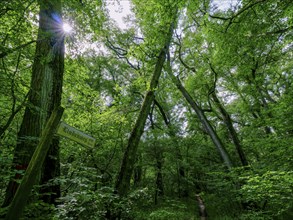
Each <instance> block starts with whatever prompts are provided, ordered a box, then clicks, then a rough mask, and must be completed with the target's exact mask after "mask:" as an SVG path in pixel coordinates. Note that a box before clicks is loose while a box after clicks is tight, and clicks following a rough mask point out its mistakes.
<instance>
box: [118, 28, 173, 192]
mask: <svg viewBox="0 0 293 220" xmlns="http://www.w3.org/2000/svg"><path fill="white" fill-rule="evenodd" d="M173 26H174V23H172V24H171V25H170V29H169V31H168V33H167V36H166V41H165V45H164V47H163V48H162V49H161V51H160V54H159V56H158V58H157V62H156V65H155V69H154V73H153V75H152V78H151V82H150V87H149V90H148V91H147V93H146V95H145V97H144V100H143V104H142V106H141V109H140V112H139V115H138V118H137V120H136V122H135V125H134V127H133V129H132V132H131V134H130V137H129V139H128V143H127V147H126V150H125V152H124V156H123V159H122V164H121V167H120V171H119V174H118V176H117V180H116V184H115V191H116V192H117V193H118V194H119V195H120V196H125V195H126V194H127V192H128V190H129V186H130V179H131V175H132V172H133V169H134V163H135V159H136V152H137V148H138V144H139V141H140V138H141V135H142V134H143V131H144V126H145V123H146V119H147V117H148V114H149V112H150V109H151V105H152V103H153V101H154V96H155V90H156V88H157V86H158V82H159V78H160V76H161V73H162V69H163V65H164V62H165V59H166V55H167V51H168V49H169V45H170V42H171V39H172V35H173Z"/></svg>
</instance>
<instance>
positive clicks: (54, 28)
mask: <svg viewBox="0 0 293 220" xmlns="http://www.w3.org/2000/svg"><path fill="white" fill-rule="evenodd" d="M38 2H39V5H40V12H39V33H38V40H37V44H36V53H35V59H34V63H33V69H32V79H31V88H30V93H29V97H28V105H27V107H26V109H25V113H24V116H23V120H22V123H21V126H20V130H19V132H18V137H17V145H16V147H15V150H14V158H13V166H12V168H13V169H16V170H18V171H21V170H26V168H27V166H28V163H29V161H30V159H31V157H32V155H33V153H34V151H35V148H36V146H37V145H38V143H39V137H40V135H41V132H42V130H43V128H44V125H45V123H46V121H47V120H48V118H49V117H50V115H51V113H52V111H53V109H54V107H56V106H60V103H61V94H62V84H63V72H64V34H63V31H62V20H61V1H60V0H51V1H45V0H39V1H38ZM58 158H59V146H58V140H57V139H54V140H53V142H52V146H51V148H50V150H49V155H48V157H47V159H46V161H45V165H44V172H43V173H44V175H42V182H46V181H48V180H49V179H51V178H53V177H54V176H55V175H58V172H59V168H58V167H59V161H58ZM20 178H21V176H20V175H18V176H15V177H14V179H16V180H17V179H20ZM17 187H18V183H17V181H15V180H11V181H10V182H9V184H8V187H7V189H6V195H5V200H4V203H3V205H2V206H4V207H5V206H8V205H9V204H10V202H11V200H12V198H13V196H14V194H15V192H16V190H17ZM52 190H54V191H55V196H58V195H59V194H60V190H59V189H58V187H57V188H56V187H54V189H46V190H45V191H46V192H51V191H52ZM45 200H46V201H48V202H53V201H52V198H49V199H45Z"/></svg>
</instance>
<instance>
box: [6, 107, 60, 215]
mask: <svg viewBox="0 0 293 220" xmlns="http://www.w3.org/2000/svg"><path fill="white" fill-rule="evenodd" d="M63 111H64V109H63V108H62V107H59V108H56V109H55V110H54V111H53V113H52V114H51V117H50V118H49V120H48V122H47V124H46V127H45V129H44V130H43V132H42V136H41V139H40V142H39V144H38V146H37V148H36V150H35V152H34V154H33V156H32V159H31V161H30V163H29V165H28V168H27V170H26V172H25V175H24V177H23V179H22V181H21V183H20V185H19V187H18V189H17V191H16V194H15V196H14V198H13V200H12V202H11V205H10V206H9V209H8V212H7V215H6V217H5V220H18V219H19V218H20V217H21V215H22V212H23V210H24V207H25V205H26V203H27V200H28V197H29V195H30V193H31V190H32V188H33V186H34V184H35V183H36V180H37V177H38V176H39V173H40V172H41V170H42V165H43V163H44V161H45V158H46V155H47V152H48V151H49V148H50V144H51V141H52V139H53V136H54V133H55V131H56V128H57V126H58V123H59V121H60V119H61V117H62V114H63Z"/></svg>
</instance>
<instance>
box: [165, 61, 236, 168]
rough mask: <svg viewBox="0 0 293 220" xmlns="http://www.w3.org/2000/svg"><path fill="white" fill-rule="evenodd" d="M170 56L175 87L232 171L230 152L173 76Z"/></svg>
mask: <svg viewBox="0 0 293 220" xmlns="http://www.w3.org/2000/svg"><path fill="white" fill-rule="evenodd" d="M169 57H170V56H168V64H167V72H168V74H169V76H170V78H171V80H172V82H173V83H174V85H175V86H176V87H177V88H178V89H179V91H180V92H181V93H182V95H183V96H184V98H185V99H186V101H187V102H188V103H189V104H190V106H191V108H192V109H193V110H194V111H195V113H196V115H197V117H198V118H199V120H200V122H201V123H202V125H203V127H204V128H205V130H206V131H207V133H208V134H209V136H210V137H211V139H212V141H213V143H214V145H215V147H216V148H217V150H218V151H219V153H220V155H221V158H222V159H223V161H224V163H225V165H226V166H227V167H228V168H229V169H231V168H232V167H233V164H232V161H231V159H230V157H229V155H228V152H227V150H226V148H225V147H224V145H223V143H222V141H221V140H220V138H219V136H218V134H217V133H216V132H215V130H214V128H213V127H212V126H211V124H210V122H209V121H208V119H207V118H206V116H205V114H204V112H203V111H202V109H201V108H200V107H199V105H198V104H197V103H196V102H195V101H194V100H193V98H192V97H191V95H190V94H189V93H188V91H187V90H186V89H185V88H184V86H183V85H182V84H181V82H180V80H179V79H178V78H177V77H176V76H174V75H173V73H172V69H171V64H170V58H169Z"/></svg>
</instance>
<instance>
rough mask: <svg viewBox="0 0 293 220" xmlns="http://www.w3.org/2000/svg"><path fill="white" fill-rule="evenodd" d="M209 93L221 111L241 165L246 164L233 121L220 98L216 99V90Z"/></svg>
mask: <svg viewBox="0 0 293 220" xmlns="http://www.w3.org/2000/svg"><path fill="white" fill-rule="evenodd" d="M211 95H212V98H213V101H214V103H215V105H216V106H217V108H218V109H219V111H220V112H221V115H222V117H223V121H224V123H225V125H226V127H227V129H228V132H229V134H230V137H231V139H232V141H233V143H234V145H235V148H236V150H237V153H238V155H239V158H240V161H241V163H242V166H248V162H247V159H246V156H245V154H244V152H243V149H242V146H241V144H240V140H239V138H238V135H237V132H236V131H235V128H234V126H233V123H232V120H231V117H230V115H229V113H228V112H227V111H226V110H225V108H224V107H223V105H222V104H221V102H220V100H219V99H218V97H217V95H216V91H213V92H212V94H211Z"/></svg>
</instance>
